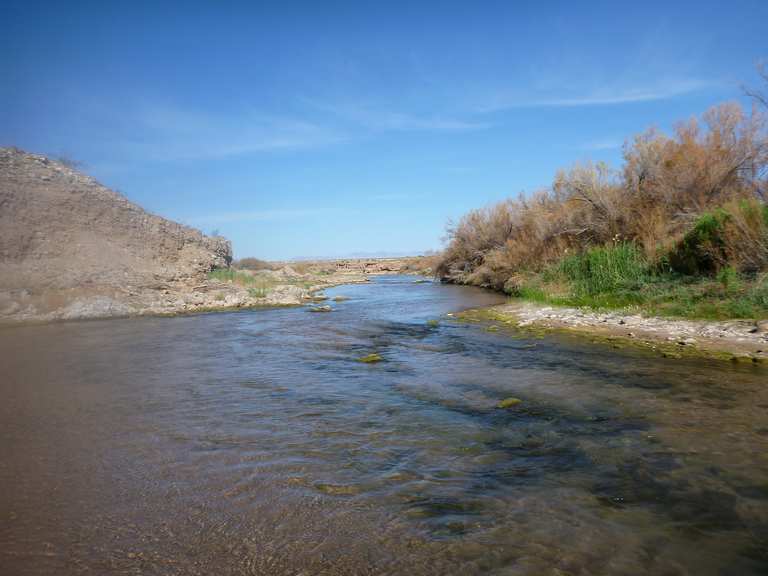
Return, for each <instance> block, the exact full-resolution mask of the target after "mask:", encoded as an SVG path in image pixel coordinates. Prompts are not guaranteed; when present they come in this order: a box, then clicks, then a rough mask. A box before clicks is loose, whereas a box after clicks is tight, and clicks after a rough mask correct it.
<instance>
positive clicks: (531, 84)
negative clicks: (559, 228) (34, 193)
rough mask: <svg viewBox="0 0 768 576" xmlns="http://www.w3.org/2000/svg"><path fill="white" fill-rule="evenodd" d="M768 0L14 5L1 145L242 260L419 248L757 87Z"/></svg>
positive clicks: (9, 15) (9, 8)
mask: <svg viewBox="0 0 768 576" xmlns="http://www.w3.org/2000/svg"><path fill="white" fill-rule="evenodd" d="M766 23H768V2H766V1H765V0H760V1H752V2H747V1H738V0H734V1H731V2H728V3H727V4H726V3H722V2H707V1H695V2H670V1H669V0H666V1H665V2H643V3H638V2H632V3H629V2H627V3H620V2H602V3H601V2H546V1H537V2H530V3H529V2H512V1H508V2H498V3H494V2H456V3H453V2H427V1H425V2H402V3H400V2H392V1H390V2H375V3H373V2H370V3H368V2H354V3H353V2H332V1H326V2H287V1H282V2H274V3H260V2H242V3H237V2H212V1H211V2H194V1H187V2H179V3H175V4H174V3H173V2H162V3H160V2H146V3H145V2H141V1H134V2H104V1H103V0H102V1H100V2H75V1H73V2H34V1H28V2H23V3H22V2H7V1H6V2H4V3H3V6H2V7H0V65H1V66H2V70H3V74H2V80H0V145H16V146H19V147H22V148H24V149H27V150H30V151H34V152H41V153H49V154H65V155H67V156H70V157H72V158H75V159H77V160H80V161H82V162H83V163H84V165H85V169H86V171H87V172H89V173H91V174H93V175H94V176H96V177H97V178H99V180H101V181H102V182H103V183H105V184H106V185H108V186H110V187H112V188H116V189H119V190H120V191H121V192H122V193H124V194H125V195H126V196H127V197H128V198H130V199H131V200H133V201H135V202H138V203H139V204H141V205H142V206H144V207H145V208H147V209H149V210H151V211H152V212H155V213H157V214H160V215H162V216H165V217H168V218H172V219H175V220H179V221H182V222H185V223H187V224H190V225H193V226H196V227H198V228H201V229H202V230H203V231H205V232H210V231H212V230H219V231H220V232H221V233H222V234H223V235H225V236H227V237H228V238H230V239H231V240H232V241H233V244H234V248H235V255H236V256H238V257H242V256H249V255H252V256H258V257H262V258H271V259H286V258H295V257H334V256H344V255H353V254H366V255H367V254H385V253H387V254H390V253H391V254H399V253H416V252H421V251H424V250H427V249H435V248H439V247H440V246H441V239H442V238H443V236H444V235H445V225H446V222H447V221H448V220H449V219H456V218H458V217H460V216H461V215H462V214H463V213H464V212H466V211H467V210H469V209H471V208H474V207H479V206H483V205H485V204H488V203H491V202H494V201H496V200H499V199H502V198H504V197H505V196H509V195H517V194H518V193H520V192H526V191H532V190H534V189H536V188H540V187H542V186H546V185H547V184H548V183H550V182H551V180H552V177H553V175H554V173H555V171H556V170H557V169H558V168H560V167H566V166H568V165H570V164H573V163H574V162H577V161H583V160H587V159H592V160H605V161H608V162H609V163H611V164H614V165H618V163H619V162H620V160H621V145H622V143H623V141H624V139H625V138H626V137H628V136H630V135H631V134H633V133H635V132H638V131H641V130H643V129H645V128H647V127H649V126H652V125H655V126H657V127H659V128H662V129H669V128H670V127H671V126H672V125H673V123H674V122H675V121H677V120H681V119H686V118H688V117H690V116H691V115H694V114H699V113H701V112H703V111H704V110H705V109H706V108H707V107H709V106H711V105H712V104H715V103H717V102H721V101H724V100H741V101H742V102H744V103H746V102H747V100H746V99H745V98H744V97H743V95H742V92H741V86H742V85H743V84H753V85H756V84H757V76H756V73H755V64H756V62H757V61H758V60H759V59H761V58H766V57H768V31H767V30H768V24H766Z"/></svg>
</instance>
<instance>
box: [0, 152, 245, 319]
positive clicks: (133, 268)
mask: <svg viewBox="0 0 768 576" xmlns="http://www.w3.org/2000/svg"><path fill="white" fill-rule="evenodd" d="M231 259H232V249H231V245H230V243H229V241H227V240H226V239H224V238H219V237H208V236H205V235H204V234H202V233H201V232H200V231H199V230H195V229H193V228H190V227H188V226H183V225H181V224H178V223H176V222H172V221H170V220H166V219H165V218H161V217H159V216H155V215H152V214H149V213H148V212H146V211H145V210H144V209H142V208H141V207H139V206H137V205H136V204H134V203H132V202H130V201H129V200H127V199H126V198H125V197H123V196H122V195H120V194H119V193H117V192H114V191H112V190H110V189H108V188H106V187H104V186H102V185H101V184H99V183H98V182H97V181H96V180H94V179H93V178H91V177H90V176H87V175H85V174H82V173H80V172H78V171H77V170H73V169H72V168H70V167H68V166H66V165H64V164H62V163H61V162H57V161H54V160H51V159H50V158H47V157H45V156H40V155H36V154H28V153H26V152H23V151H21V150H18V149H15V148H2V149H0V320H3V319H4V320H8V319H10V320H35V319H41V320H47V319H57V318H74V317H97V316H113V315H128V314H133V313H141V312H142V311H144V310H146V309H148V308H152V307H153V306H154V305H156V304H158V302H161V301H168V300H172V299H173V298H172V296H173V294H174V292H178V291H184V289H186V288H188V287H190V286H193V285H195V284H197V283H200V282H202V281H204V280H205V278H206V274H207V273H208V272H209V271H210V270H212V269H213V268H215V267H222V266H227V265H229V263H230V261H231ZM169 296H170V298H169Z"/></svg>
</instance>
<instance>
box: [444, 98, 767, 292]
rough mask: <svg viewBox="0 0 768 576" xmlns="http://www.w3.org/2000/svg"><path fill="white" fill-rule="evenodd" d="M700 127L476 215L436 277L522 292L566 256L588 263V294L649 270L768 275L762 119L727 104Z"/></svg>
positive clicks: (570, 173)
mask: <svg viewBox="0 0 768 576" xmlns="http://www.w3.org/2000/svg"><path fill="white" fill-rule="evenodd" d="M703 120H704V121H703V123H700V122H699V121H697V120H695V119H694V120H690V121H688V122H686V123H682V124H680V125H678V126H677V128H676V130H675V133H674V135H673V136H671V137H670V136H665V135H663V134H660V133H658V132H656V131H648V132H646V133H644V134H641V135H639V136H637V137H636V138H634V140H632V141H631V142H629V143H628V144H627V145H626V146H625V150H624V166H623V167H622V169H621V170H619V171H613V170H611V169H609V168H608V167H607V166H605V165H603V164H590V163H587V164H579V165H576V166H574V167H572V168H571V169H569V170H565V171H561V172H559V173H558V174H557V176H556V177H555V180H554V183H553V185H552V187H551V188H550V189H547V190H542V191H539V192H536V193H534V194H532V195H530V196H527V197H523V196H521V197H519V198H517V199H508V200H505V201H503V202H500V203H498V204H495V205H493V206H489V207H486V208H481V209H478V210H473V211H471V212H469V213H468V214H466V215H465V216H464V217H462V218H461V219H460V220H459V221H458V222H457V223H454V224H450V225H449V227H448V243H447V246H446V248H445V250H444V251H443V254H442V258H441V260H440V262H439V263H438V265H437V266H436V272H437V275H438V276H440V277H441V278H443V279H445V280H448V281H452V282H459V283H467V284H475V285H479V286H487V287H490V288H495V289H498V290H505V291H507V292H508V293H514V292H517V291H519V290H518V288H519V282H517V281H511V282H510V279H513V278H516V277H517V275H519V274H521V273H523V274H527V273H531V272H539V273H540V272H542V271H545V270H548V269H550V268H551V267H552V266H553V265H554V264H555V263H557V262H560V261H561V260H563V258H564V257H566V259H565V261H564V262H563V263H562V265H563V266H569V265H573V266H577V265H578V266H580V267H581V268H579V270H581V272H579V274H581V276H580V278H581V279H580V280H579V281H578V283H579V285H580V286H581V288H582V289H583V290H584V291H586V292H585V293H588V292H591V291H594V290H597V289H601V290H602V288H601V287H602V286H610V285H612V284H611V283H614V284H615V283H616V282H619V279H620V277H619V276H616V275H615V274H619V273H624V272H627V273H628V274H630V276H631V275H632V274H634V273H635V272H637V273H639V271H640V270H641V269H643V268H648V267H651V268H653V269H654V270H655V271H657V272H658V271H664V272H678V273H683V274H707V275H712V274H716V273H717V272H718V271H719V270H721V269H722V268H723V267H724V266H729V265H730V266H733V267H734V268H735V269H736V270H737V271H738V272H739V273H755V272H757V271H759V270H764V269H766V268H768V252H767V251H766V234H765V230H766V214H768V208H766V205H765V202H764V200H763V197H764V191H765V190H766V178H765V176H766V171H768V136H767V135H766V130H765V124H764V122H763V118H762V117H761V116H760V114H758V113H757V112H754V113H753V114H751V115H745V114H744V113H743V112H742V111H741V109H740V108H739V107H738V105H735V104H724V105H721V106H718V107H715V108H713V109H712V110H710V111H708V112H707V113H706V114H705V115H704V119H703ZM600 246H607V248H605V251H602V252H601V250H603V249H601V248H599V247H600ZM582 254H586V256H584V257H583V258H582V256H581V255H582ZM640 257H642V260H643V262H641V260H640ZM569 258H570V259H571V260H568V259H569ZM622 258H626V260H622ZM569 262H570V263H569ZM624 265H627V266H628V267H629V268H628V269H627V270H624V269H623V268H621V267H622V266H624ZM612 266H618V267H619V268H615V269H614V268H611V267H612ZM619 270H621V272H619ZM633 271H634V272H633ZM574 273H575V272H574ZM590 275H594V276H595V279H594V280H590V281H587V280H586V278H587V276H590ZM622 282H623V280H622ZM619 284H621V282H619Z"/></svg>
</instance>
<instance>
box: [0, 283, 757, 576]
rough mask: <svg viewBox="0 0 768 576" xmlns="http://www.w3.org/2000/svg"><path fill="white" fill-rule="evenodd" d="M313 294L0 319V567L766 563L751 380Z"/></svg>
mask: <svg viewBox="0 0 768 576" xmlns="http://www.w3.org/2000/svg"><path fill="white" fill-rule="evenodd" d="M327 294H328V296H330V297H331V298H333V297H335V296H344V297H346V298H348V299H346V300H343V301H339V302H335V301H333V300H329V302H328V303H329V305H330V306H332V308H333V311H332V312H328V313H314V314H312V313H309V312H308V310H307V308H279V309H267V310H250V311H239V312H229V313H214V314H200V315H194V316H184V317H176V318H133V319H122V320H115V319H112V320H99V321H85V322H70V323H60V324H51V325H45V326H26V327H13V328H4V329H1V330H0V350H2V357H0V395H1V397H2V399H3V401H2V405H0V416H1V419H0V433H1V434H2V441H1V442H0V566H2V567H3V573H7V574H14V575H27V574H30V575H31V574H201V575H202V574H206V575H207V574H265V575H266V574H269V575H276V576H281V575H298V574H306V575H318V574H320V575H325V574H327V575H346V574H349V575H352V574H409V575H420V574H425V575H426V574H430V575H434V574H462V575H470V574H505V575H506V574H526V575H528V574H530V575H546V574H569V575H592V574H620V575H623V574H627V575H629V574H650V575H678V574H680V575H683V574H691V575H694V574H695V575H709V574H712V575H714V574H718V575H734V576H735V575H739V576H741V575H750V574H765V573H766V572H768V370H766V368H765V367H764V366H759V365H756V366H751V365H730V364H727V363H723V362H719V361H708V360H704V359H675V360H670V359H665V358H659V357H657V356H653V355H648V354H643V353H641V352H636V351H632V350H623V349H622V350H617V349H613V348H611V347H610V346H601V345H594V344H591V343H589V342H587V341H584V340H580V339H578V338H571V337H567V336H563V335H550V336H547V337H544V338H534V337H532V336H531V335H530V334H525V333H519V334H518V333H515V332H514V331H505V330H501V331H493V330H489V329H488V326H486V325H484V324H483V323H467V322H461V321H459V320H458V319H456V317H455V316H451V315H449V314H454V313H456V312H458V311H460V310H463V309H468V308H477V307H482V306H489V305H493V304H498V303H500V302H501V299H500V297H499V296H498V295H495V294H492V293H488V292H484V291H481V290H479V289H475V288H470V287H461V286H448V285H440V284H438V283H432V282H414V280H413V277H408V276H383V277H378V278H376V279H375V280H374V281H373V282H371V283H368V284H360V285H354V286H340V287H337V288H333V289H331V290H328V291H327ZM370 354H378V355H379V356H380V357H381V361H379V362H373V363H364V362H360V361H359V359H360V358H363V357H365V356H368V355H370ZM510 397H512V398H515V399H518V400H520V402H518V403H513V404H514V405H512V406H511V407H510V408H499V407H498V405H499V403H500V402H501V401H502V400H504V399H508V398H510Z"/></svg>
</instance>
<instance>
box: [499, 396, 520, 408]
mask: <svg viewBox="0 0 768 576" xmlns="http://www.w3.org/2000/svg"><path fill="white" fill-rule="evenodd" d="M522 402H523V401H522V400H520V398H504V400H502V401H501V402H499V403H498V404H496V408H513V407H515V406H517V405H518V404H521V403H522Z"/></svg>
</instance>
